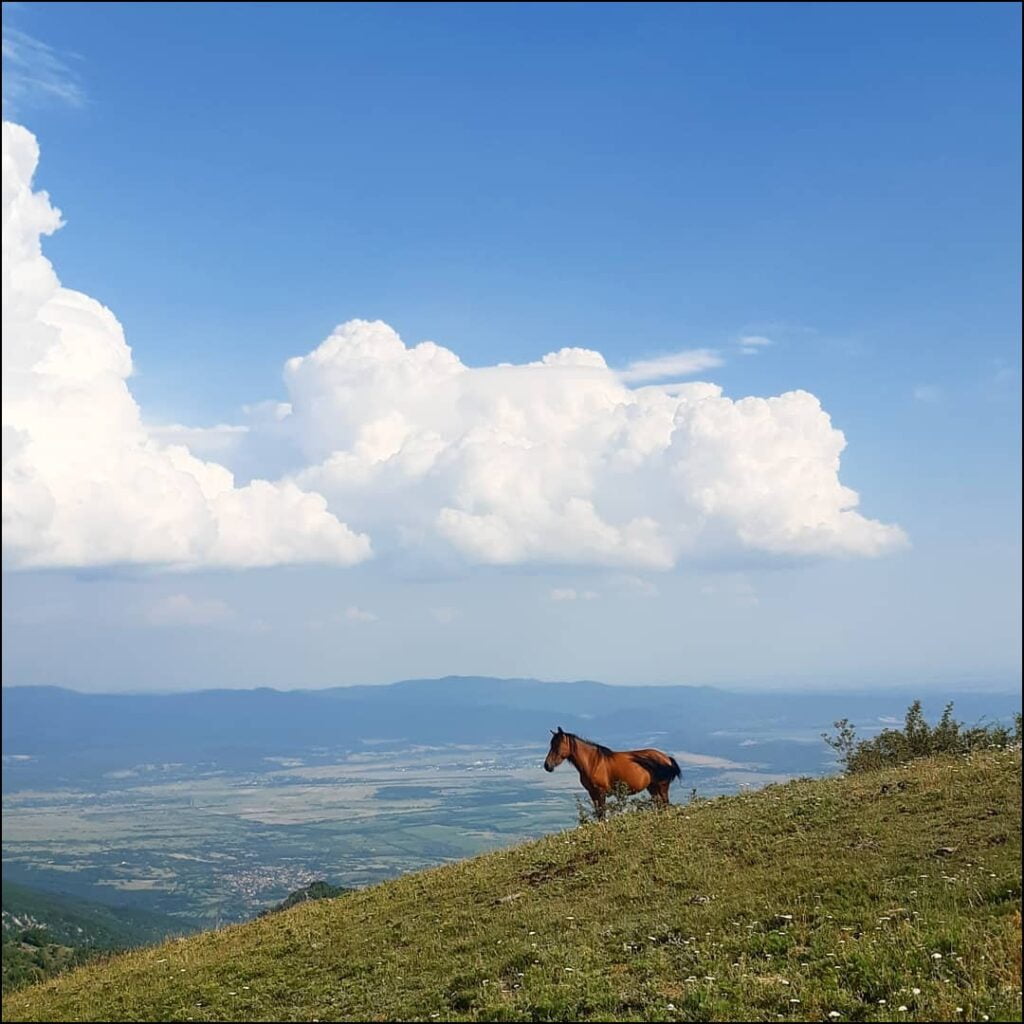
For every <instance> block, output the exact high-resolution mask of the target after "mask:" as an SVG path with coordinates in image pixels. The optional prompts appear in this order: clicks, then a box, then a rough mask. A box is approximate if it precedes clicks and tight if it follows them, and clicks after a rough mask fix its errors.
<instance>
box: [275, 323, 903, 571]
mask: <svg viewBox="0 0 1024 1024" xmlns="http://www.w3.org/2000/svg"><path fill="white" fill-rule="evenodd" d="M285 382H286V385H287V389H288V398H289V404H290V407H291V412H290V414H289V415H288V417H287V418H286V419H285V420H284V421H283V422H284V425H285V427H286V429H288V430H290V431H292V434H293V437H294V439H295V443H296V444H297V445H298V446H299V447H300V448H301V450H302V453H303V454H302V461H303V462H305V463H306V466H305V468H304V469H302V470H301V471H299V472H298V473H297V475H296V480H297V482H298V483H299V484H300V485H301V486H302V487H307V488H310V489H313V490H316V491H318V492H320V493H322V494H324V495H326V496H327V498H328V501H329V502H330V504H331V507H332V508H335V509H337V510H338V512H339V514H343V515H344V517H345V519H346V521H347V522H350V523H353V524H354V525H355V526H356V528H358V529H365V530H369V531H371V532H372V534H373V536H374V541H375V543H380V544H381V545H382V546H383V547H385V548H389V549H398V550H410V549H418V550H421V551H422V550H424V549H431V548H434V549H436V548H437V547H439V546H440V547H447V548H448V549H449V550H450V551H451V552H454V553H455V554H457V555H458V556H459V557H461V558H462V559H464V560H466V561H469V562H478V563H486V564H492V565H509V564H516V563H527V562H538V563H563V564H581V565H605V566H620V567H627V566H628V567H633V568H652V569H666V568H669V567H671V566H673V565H674V564H676V563H677V562H678V561H679V560H680V559H685V558H692V557H695V558H702V559H704V558H712V559H713V558H715V557H718V556H722V555H726V556H729V557H735V556H736V554H737V553H743V552H756V553H769V554H777V555H790V556H792V555H797V556H800V555H820V556H828V555H877V554H880V553H882V552H884V551H887V550H889V549H892V548H894V547H897V546H899V545H900V544H902V543H903V542H904V540H905V538H904V535H903V533H902V531H901V530H900V529H899V527H896V526H890V525H885V524H883V523H880V522H877V521H875V520H872V519H868V518H866V517H864V516H863V515H861V514H860V513H859V512H858V511H857V505H858V496H857V494H856V493H855V492H854V491H852V490H850V489H849V488H848V487H845V486H843V485H842V483H840V481H839V476H838V472H839V457H840V453H841V452H842V450H843V448H844V446H845V444H846V441H845V438H844V437H843V434H842V432H841V431H839V430H836V429H835V428H834V427H833V426H832V424H831V422H830V420H829V417H828V414H827V413H826V412H825V411H824V410H823V409H822V408H821V405H820V403H819V402H818V400H817V398H815V397H814V395H811V394H809V393H807V392H806V391H792V392H788V393H786V394H783V395H779V396H777V397H773V398H743V399H740V400H738V401H736V400H733V399H730V398H727V397H726V396H724V395H723V394H722V389H721V388H720V387H718V386H717V385H715V384H709V383H698V382H692V383H673V384H671V385H663V386H662V385H649V386H646V387H637V388H631V387H629V386H628V385H627V384H626V383H624V382H623V381H622V379H621V376H620V375H619V374H617V373H616V372H615V371H613V370H610V369H609V368H608V367H607V365H606V364H605V361H604V359H603V358H602V357H601V355H600V354H599V353H597V352H590V351H588V350H585V349H563V350H562V351H561V352H558V353H553V354H551V355H549V356H547V357H545V358H544V359H543V360H540V361H538V362H534V363H530V364H526V365H509V364H505V365H501V366H492V367H480V368H473V367H468V366H466V365H464V364H463V363H462V362H461V360H460V359H459V358H458V356H457V355H455V353H454V352H451V351H449V350H448V349H446V348H443V347H442V346H440V345H437V344H435V343H433V342H429V341H426V342H422V343H420V344H418V345H415V346H412V347H407V346H406V345H405V344H404V343H403V342H402V339H401V338H400V337H399V336H398V334H397V333H396V332H395V331H394V330H393V329H392V328H391V327H389V326H388V325H387V324H385V323H382V322H381V321H373V322H369V321H363V320H353V321H350V322H348V323H345V324H342V325H341V326H340V327H338V328H336V329H335V331H334V332H333V333H332V334H331V335H330V337H328V338H327V339H326V340H325V341H324V342H323V343H322V344H321V345H319V346H318V347H317V348H316V349H314V350H313V351H312V352H310V353H309V354H308V355H306V356H301V357H296V358H294V359H291V360H289V361H288V363H287V365H286V368H285Z"/></svg>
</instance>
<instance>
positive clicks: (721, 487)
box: [3, 123, 905, 621]
mask: <svg viewBox="0 0 1024 1024" xmlns="http://www.w3.org/2000/svg"><path fill="white" fill-rule="evenodd" d="M3 132H4V148H3V160H4V168H3V175H4V198H3V203H4V277H3V294H4V322H3V326H4V383H3V406H4V412H3V430H4V470H3V483H4V502H3V511H4V552H5V558H6V560H7V562H8V564H13V565H15V566H23V567H24V566H60V565H64V566H81V565H95V564H116V563H130V562H135V563H147V564H157V565H165V566H171V567H181V568H188V567H193V566H203V565H223V566H235V567H242V566H255V565H272V564H280V563H288V562H327V563H334V564H338V565H348V564H351V563H354V562H358V561H360V560H362V559H365V558H367V557H368V556H369V554H370V538H371V537H372V538H373V544H374V547H375V549H377V550H379V551H380V552H381V553H382V554H383V555H384V556H385V562H387V560H388V559H389V558H390V559H392V560H393V562H392V564H399V565H402V564H406V565H411V564H417V565H432V566H433V567H434V568H435V569H436V568H437V567H438V566H441V567H445V566H448V567H451V568H453V569H455V570H456V571H457V570H458V566H459V565H460V564H463V565H464V564H485V565H496V566H501V565H516V564H529V563H533V564H545V565H552V564H561V565H578V566H604V567H613V568H618V569H621V570H622V571H623V572H625V573H627V574H628V573H630V572H633V573H635V572H642V571H645V570H664V569H669V568H671V567H672V566H674V565H676V564H677V563H679V562H680V561H685V560H700V561H707V562H714V561H715V560H716V559H721V560H724V561H727V562H729V564H736V563H737V562H738V561H742V560H743V559H744V558H746V557H749V558H753V559H758V560H760V559H763V558H764V557H765V556H766V555H768V556H773V555H774V556H784V557H792V556H798V557H799V556H822V557H825V556H865V555H866V556H870V555H878V554H881V553H884V552H886V551H888V550H891V549H893V548H896V547H898V546H900V545H901V544H902V543H904V542H905V537H904V534H903V532H902V531H901V530H900V528H899V527H898V526H894V525H887V524H884V523H881V522H879V521H877V520H874V519H869V518H867V517H865V516H864V515H862V514H861V513H860V512H859V511H858V503H859V499H858V496H857V494H856V493H855V492H854V491H852V490H850V489H849V488H848V487H845V486H844V485H843V484H842V483H841V482H840V479H839V460H840V454H841V452H842V450H843V448H844V447H845V444H846V440H845V438H844V436H843V434H842V432H841V431H839V430H837V429H835V428H834V427H833V426H832V423H831V421H830V419H829V416H828V414H827V413H826V412H825V411H824V410H823V409H822V407H821V404H820V403H819V401H818V399H817V398H815V396H814V395H811V394H809V393H807V392H806V391H791V392H787V393H785V394H782V395H778V396H774V397H770V398H756V397H748V398H741V399H738V400H734V399H732V398H729V397H727V396H726V395H724V394H723V392H722V389H721V388H720V387H719V386H717V385H715V384H711V383H706V382H697V381H690V382H681V381H679V379H678V378H679V377H681V376H685V375H688V374H692V373H695V372H698V371H699V370H701V369H707V368H710V367H712V366H715V365H718V362H719V356H718V355H717V354H716V353H714V352H712V351H710V350H705V349H702V350H695V351H691V352H682V353H676V354H674V355H672V356H666V357H662V358H660V359H654V360H646V361H643V362H639V363H634V364H632V365H631V366H630V367H628V368H627V369H626V370H624V371H622V370H619V371H617V370H614V369H611V368H609V367H608V365H607V363H606V361H605V359H604V358H603V356H602V355H601V354H600V353H599V352H595V351H591V350H589V349H583V348H564V349H561V350H560V351H558V352H553V353H550V354H548V355H546V356H544V357H543V358H542V359H539V360H537V361H535V362H530V363H526V364H520V365H512V364H501V365H498V366H486V367H469V366H466V365H465V364H464V363H463V362H462V361H461V360H460V359H459V357H458V356H457V355H456V354H455V353H454V352H452V351H450V350H449V349H447V348H444V347H443V346H441V345H438V344H436V343H434V342H431V341H424V342H421V343H420V344H417V345H412V346H408V345H406V344H405V343H404V342H403V341H402V339H401V338H400V337H399V336H398V334H397V333H396V332H395V331H394V330H393V329H392V328H391V327H389V326H388V325H387V324H386V323H383V322H381V321H365V320H352V321H349V322H347V323H344V324H342V325H340V326H339V327H337V328H336V329H335V330H334V331H333V332H332V333H331V334H330V336H329V337H328V338H326V339H325V340H324V341H323V342H322V343H321V344H320V345H318V346H317V347H316V348H314V349H313V350H312V351H311V352H308V353H307V354H306V355H302V356H296V357H295V358H292V359H290V360H288V362H287V363H286V364H285V368H284V383H285V387H286V390H287V394H286V395H283V396H280V397H281V399H282V400H274V401H271V402H262V403H254V404H252V405H251V406H249V407H248V414H249V417H250V421H249V423H248V425H247V428H246V429H241V428H239V427H235V426H219V427H215V428H207V429H205V430H202V429H198V430H197V429H191V428H188V427H183V426H173V427H165V428H162V429H159V430H157V429H153V428H149V427H147V426H146V425H145V424H144V422H143V420H142V418H141V415H140V411H139V408H138V406H137V404H136V403H135V401H134V399H133V397H132V395H131V392H130V391H129V389H128V384H127V380H128V378H129V376H130V374H131V365H132V364H131V353H130V350H129V348H128V346H127V345H126V344H125V341H124V338H123V335H122V331H121V327H120V324H119V323H118V322H117V320H116V318H115V317H114V316H113V314H112V313H111V312H110V311H109V310H107V309H105V308H104V307H103V306H101V305H100V304H99V303H98V302H96V301H95V300H93V299H90V298H89V297H88V296H85V295H82V294H81V293H79V292H74V291H70V290H69V289H66V288H63V287H61V285H60V282H59V281H58V280H57V277H56V275H55V273H54V271H53V268H52V266H51V265H50V263H49V261H48V260H47V259H46V258H45V257H44V256H43V254H42V251H41V246H40V239H41V237H42V236H43V235H45V234H49V233H51V232H52V231H54V230H55V229H56V228H57V227H59V225H60V215H59V213H58V212H57V211H56V210H55V209H54V208H53V206H51V204H50V202H49V198H48V197H47V196H46V195H45V193H40V192H34V191H33V190H32V187H31V178H32V174H33V172H34V169H35V165H36V162H37V157H38V150H37V147H36V143H35V139H34V137H33V136H32V135H31V134H30V133H29V132H27V131H26V130H25V129H23V128H20V127H18V126H16V125H11V124H7V123H5V124H4V129H3ZM755 347H756V346H755ZM669 378H674V379H672V380H671V381H670V382H667V383H663V384H658V383H647V384H643V385H641V384H640V383H639V382H643V381H658V380H667V379H669ZM634 385H635V386H634ZM211 458H216V459H217V461H204V459H211ZM236 458H237V459H240V460H241V461H242V462H244V463H245V464H246V465H248V466H250V467H252V466H256V467H257V468H259V467H266V466H268V465H270V464H272V465H274V466H276V467H279V468H278V469H277V470H276V471H275V473H274V475H277V474H278V473H280V472H283V471H284V470H285V469H287V474H286V475H285V476H284V477H283V478H282V479H280V480H278V481H277V482H273V483H272V482H269V481H267V480H262V479H255V480H253V481H252V482H251V483H248V484H246V485H244V486H240V485H238V484H236V482H235V480H234V478H233V476H232V473H231V472H230V471H229V469H228V468H226V466H225V465H224V463H232V462H233V460H234V459H236ZM235 464H237V463H235ZM260 472H261V473H266V470H265V469H261V470H260ZM346 524H348V525H346ZM577 596H579V595H577ZM584 596H586V595H584ZM354 611H355V612H359V609H354ZM349 618H350V619H352V620H353V621H359V618H358V616H357V615H350V616H349Z"/></svg>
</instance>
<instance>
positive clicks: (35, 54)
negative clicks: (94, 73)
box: [3, 4, 85, 114]
mask: <svg viewBox="0 0 1024 1024" xmlns="http://www.w3.org/2000/svg"><path fill="white" fill-rule="evenodd" d="M4 6H7V5H6V4H5V5H4ZM5 14H6V12H5ZM73 57H74V55H73V54H72V55H69V54H62V53H60V52H59V51H57V50H55V49H54V48H53V47H52V46H49V45H47V44H46V43H44V42H42V41H41V40H39V39H36V38H35V37H34V36H30V35H29V34H28V33H27V32H22V31H21V30H20V29H16V28H12V27H11V26H9V25H6V24H5V25H4V26H3V62H4V67H3V71H4V74H3V105H4V112H5V114H10V113H14V112H16V111H19V110H21V109H23V108H24V107H25V106H28V105H30V104H32V103H36V102H56V103H65V104H67V105H68V106H72V107H81V106H82V105H83V104H84V103H85V91H84V90H83V88H82V84H81V81H80V79H79V76H78V74H77V72H76V71H75V70H74V69H73V68H71V67H70V66H69V65H68V64H67V63H66V61H67V59H68V58H72V59H73Z"/></svg>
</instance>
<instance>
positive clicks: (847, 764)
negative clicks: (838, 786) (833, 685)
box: [822, 700, 1021, 774]
mask: <svg viewBox="0 0 1024 1024" xmlns="http://www.w3.org/2000/svg"><path fill="white" fill-rule="evenodd" d="M833 725H834V727H835V730H836V731H835V733H833V734H832V735H829V734H828V733H822V739H823V740H824V741H825V742H826V743H827V744H828V745H829V746H830V747H831V748H832V749H833V750H834V751H835V752H836V754H837V757H838V760H839V763H840V764H841V765H842V766H843V768H844V769H845V770H846V771H847V772H849V773H851V774H852V773H855V772H866V771H874V770H876V769H879V768H885V767H892V766H893V765H898V764H906V763H907V762H908V761H913V760H915V759H917V758H919V757H929V756H931V755H932V754H969V753H971V751H974V750H991V749H1005V748H1006V747H1010V746H1014V745H1016V746H1019V745H1020V740H1021V716H1020V713H1019V712H1018V713H1017V714H1016V715H1014V718H1013V727H1012V728H1011V727H1009V726H1006V725H1000V724H989V725H985V724H978V725H973V726H969V727H967V726H965V725H964V723H963V722H958V721H957V720H956V719H955V718H954V717H953V704H952V703H949V704H947V705H946V707H945V710H944V711H943V712H942V717H941V718H940V719H939V720H938V722H937V723H936V724H935V725H934V726H931V725H929V724H928V720H927V719H926V718H925V717H924V711H923V710H922V708H921V702H920V701H919V700H915V701H914V703H913V704H911V705H910V707H909V708H907V713H906V716H905V718H904V721H903V728H902V729H883V730H882V731H881V732H880V733H879V734H878V735H877V736H875V737H873V738H871V739H858V738H857V733H856V731H855V729H854V727H853V725H852V724H851V722H850V720H849V719H848V718H841V719H840V720H839V721H838V722H834V723H833Z"/></svg>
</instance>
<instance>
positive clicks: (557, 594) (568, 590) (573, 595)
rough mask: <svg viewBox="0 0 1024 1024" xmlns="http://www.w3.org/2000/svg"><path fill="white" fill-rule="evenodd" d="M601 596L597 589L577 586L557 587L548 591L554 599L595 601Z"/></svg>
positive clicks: (549, 595)
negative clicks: (581, 588) (578, 587)
mask: <svg viewBox="0 0 1024 1024" xmlns="http://www.w3.org/2000/svg"><path fill="white" fill-rule="evenodd" d="M599 596H600V595H599V594H598V592H597V591H596V590H577V589H576V588H575V587H555V588H554V589H553V590H551V591H549V592H548V597H549V598H550V599H551V600H552V601H593V600H594V598H596V597H599Z"/></svg>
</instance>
